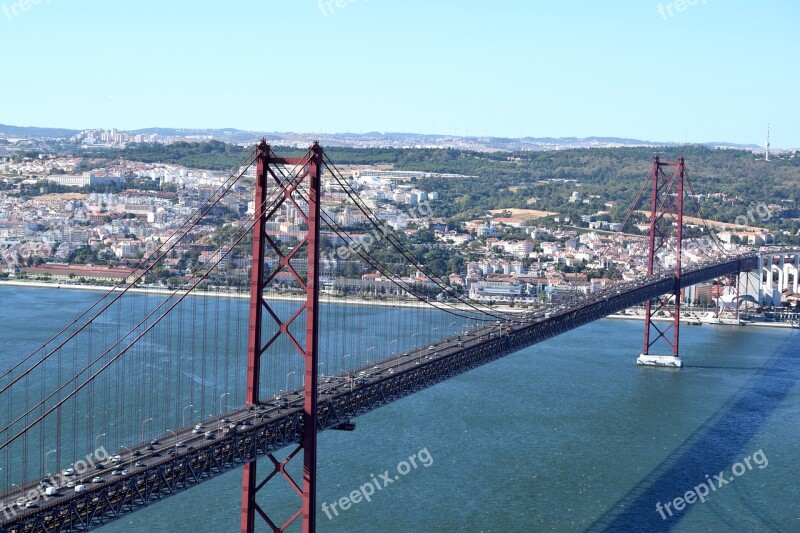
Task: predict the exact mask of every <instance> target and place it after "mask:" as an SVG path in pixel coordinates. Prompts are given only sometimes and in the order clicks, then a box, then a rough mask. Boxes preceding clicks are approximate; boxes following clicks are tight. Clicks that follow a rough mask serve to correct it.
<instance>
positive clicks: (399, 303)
mask: <svg viewBox="0 0 800 533" xmlns="http://www.w3.org/2000/svg"><path fill="white" fill-rule="evenodd" d="M6 285H7V286H11V287H29V288H39V289H67V290H85V291H95V292H100V291H102V292H106V293H108V292H111V291H112V289H113V287H109V286H106V285H91V284H65V283H48V282H45V281H17V280H3V281H0V287H3V286H6ZM113 290H114V292H121V291H122V290H123V288H121V287H120V288H116V289H113ZM127 292H130V293H131V294H160V295H163V296H171V295H173V294H175V295H179V294H180V293H181V292H180V291H178V292H174V291H172V290H169V289H155V288H140V287H133V288H130V289H128V291H127ZM190 295H192V296H203V295H213V296H214V297H215V298H236V299H242V300H246V299H248V298H250V294H249V293H245V292H241V293H233V292H221V291H220V292H198V293H190ZM270 299H271V300H277V301H288V302H302V301H303V300H305V298H303V297H302V296H291V295H271V296H270ZM320 299H321V300H323V302H324V303H340V304H345V305H369V306H374V307H409V308H413V307H420V306H422V305H424V304H423V303H422V302H420V301H403V300H391V301H390V300H371V299H364V298H353V297H347V296H345V297H328V295H320ZM442 305H444V304H442ZM448 307H449V308H450V309H457V310H459V311H465V312H470V311H473V312H474V309H472V308H471V307H469V306H466V305H464V304H450V305H449V306H448ZM487 309H491V310H493V311H497V312H498V313H527V312H529V311H531V310H530V309H526V308H520V307H508V306H495V307H492V308H489V307H487ZM604 318H608V319H611V320H638V321H644V318H645V317H644V315H640V314H620V313H614V314H611V315H608V316H606V317H604ZM694 319H695V320H696V319H697V318H696V317H695V318H694ZM654 320H655V321H659V322H667V321H671V320H672V319H670V318H665V317H656V318H654ZM688 322H689V319H688V318H682V319H681V323H682V324H683V325H684V326H687V325H690V324H689V323H688ZM691 325H697V324H691ZM700 325H710V326H735V325H736V324H726V323H720V322H712V321H704V320H702V319H700ZM745 325H747V326H756V327H767V328H793V327H794V326H793V325H792V324H791V323H788V322H758V321H744V323H743V324H740V326H745Z"/></svg>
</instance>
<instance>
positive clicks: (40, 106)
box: [0, 0, 800, 148]
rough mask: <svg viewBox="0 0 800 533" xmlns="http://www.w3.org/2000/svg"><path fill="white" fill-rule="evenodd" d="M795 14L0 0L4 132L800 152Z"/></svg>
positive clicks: (641, 6)
mask: <svg viewBox="0 0 800 533" xmlns="http://www.w3.org/2000/svg"><path fill="white" fill-rule="evenodd" d="M798 21H800V2H798V1H797V0H764V1H759V2H753V1H744V0H661V1H660V2H658V1H657V0H605V1H597V0H585V1H579V0H574V1H570V0H550V1H543V0H521V1H516V0H493V1H487V0H460V1H446V0H441V1H436V0H259V1H244V0H229V1H226V2H220V1H214V2H209V1H204V0H194V1H192V2H186V1H169V2H166V1H163V0H160V1H151V0H136V1H129V2H118V1H109V0H38V1H37V0H0V54H2V60H1V61H0V123H3V124H12V125H17V126H43V127H65V128H74V129H86V128H118V129H121V130H133V129H139V128H146V127H173V128H238V129H244V130H254V131H281V132H288V131H292V132H320V133H321V132H325V133H340V132H354V133H366V132H370V131H380V132H414V133H435V134H447V135H470V136H484V135H489V136H497V137H522V136H531V137H587V136H612V137H627V138H635V139H642V140H650V141H672V142H690V143H692V142H711V141H726V142H734V143H742V144H746V143H753V144H759V145H763V144H764V140H765V136H766V129H767V123H770V130H771V135H770V138H771V144H772V146H773V147H783V148H790V147H800V128H798V124H800V120H799V119H800V106H798V105H797V104H798V102H797V98H798V95H800V83H799V82H800V69H798V68H797V61H798V57H797V56H798V51H799V50H800V37H798V32H797V24H798Z"/></svg>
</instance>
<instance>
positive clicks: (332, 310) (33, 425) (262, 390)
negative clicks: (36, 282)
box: [0, 142, 798, 532]
mask: <svg viewBox="0 0 800 533" xmlns="http://www.w3.org/2000/svg"><path fill="white" fill-rule="evenodd" d="M684 183H685V168H684V162H683V159H682V158H681V160H680V161H678V162H674V163H668V162H662V161H660V160H659V159H658V157H656V158H655V159H654V161H653V166H652V170H651V172H650V173H649V174H648V177H647V180H646V181H645V185H644V186H643V190H645V188H646V187H645V186H646V185H650V187H651V205H650V207H651V210H650V232H649V239H647V240H642V242H643V243H645V244H646V248H642V249H641V250H639V249H636V250H634V251H632V252H630V257H631V258H632V259H631V260H632V261H635V260H637V259H638V260H640V262H641V272H640V275H639V276H637V277H636V278H635V279H633V280H630V281H625V282H623V281H622V280H618V281H617V282H616V283H612V284H610V285H609V286H607V287H605V288H604V289H602V290H600V291H597V292H594V293H591V294H588V295H587V296H585V297H581V298H578V297H574V298H572V299H569V300H565V301H562V302H561V303H560V304H559V305H547V306H541V307H534V308H531V309H525V310H513V309H507V308H503V309H501V308H498V307H497V306H492V305H489V304H487V303H483V302H479V301H474V300H471V299H470V298H468V297H467V296H466V295H465V294H464V292H463V291H462V290H460V289H459V288H458V287H457V286H454V285H451V284H448V283H447V282H445V281H443V280H442V279H440V278H438V277H437V276H436V274H435V273H434V272H432V271H431V269H429V268H428V267H427V266H426V265H425V264H423V263H422V262H421V261H420V260H419V259H418V258H417V257H416V255H415V253H414V250H413V249H412V247H411V246H410V244H409V243H408V241H407V240H406V239H405V238H404V235H403V234H402V233H401V232H398V231H395V230H393V229H391V228H390V227H388V226H387V224H386V223H385V222H384V221H383V220H381V216H380V214H379V213H376V212H375V211H374V210H373V209H372V208H370V207H369V205H368V202H366V201H365V200H364V199H363V198H361V197H360V196H359V193H358V191H357V190H356V189H355V187H354V186H353V184H352V183H351V182H350V180H348V179H347V178H346V177H345V176H344V175H343V173H342V172H341V171H340V170H339V168H337V166H336V165H335V164H334V162H332V161H330V160H329V159H328V157H327V156H326V155H325V153H324V151H323V149H322V148H321V147H320V146H319V145H318V144H317V143H315V144H314V145H313V146H312V147H311V148H310V149H309V150H308V151H307V153H305V154H304V155H302V156H300V157H280V156H278V155H276V154H275V153H274V152H273V150H272V148H271V147H270V146H268V145H267V144H266V143H264V142H262V143H260V144H259V145H258V146H257V147H256V148H255V149H254V150H253V152H252V153H251V154H250V156H249V157H248V159H247V160H246V161H245V162H244V163H243V164H242V165H241V166H239V167H237V169H236V170H235V171H234V172H232V173H231V174H230V175H229V176H228V177H227V179H225V180H224V182H223V183H222V184H221V185H220V186H219V188H218V189H217V190H216V191H215V192H214V193H213V194H211V195H210V197H208V198H206V199H205V200H204V201H203V203H202V205H201V206H200V207H199V208H198V209H197V210H196V211H195V212H194V213H193V214H192V215H191V216H190V217H188V218H187V219H186V221H184V222H183V223H182V224H180V225H177V226H176V227H172V228H169V234H168V235H165V236H164V238H163V239H161V240H160V241H159V242H158V245H157V246H154V247H153V249H152V250H151V251H150V253H149V254H148V256H147V257H145V258H144V259H143V260H142V261H141V262H140V263H139V265H138V266H137V268H136V269H135V271H134V272H133V273H132V274H131V276H130V277H128V279H126V280H125V281H124V282H120V283H119V284H118V285H117V286H115V287H113V288H112V289H111V290H109V291H108V292H105V293H102V295H101V296H100V297H99V298H98V300H97V301H96V303H94V305H92V306H91V307H90V308H89V309H87V310H85V311H84V312H83V313H81V314H80V315H79V316H77V317H76V318H75V319H73V320H71V321H69V322H68V323H66V324H63V326H62V327H61V328H60V330H59V331H58V333H57V334H55V335H54V336H53V337H52V338H50V339H48V340H47V341H46V342H44V343H42V344H41V346H39V347H38V348H37V349H36V350H34V351H32V352H31V353H29V354H27V355H23V354H14V360H13V362H12V363H11V364H10V365H9V367H8V368H7V369H6V371H5V373H4V374H3V375H2V377H1V378H0V394H2V397H3V399H4V402H3V405H4V407H3V408H0V413H1V414H0V423H1V424H2V428H1V429H0V432H1V433H2V444H0V454H2V457H3V463H4V468H3V471H2V474H0V478H2V479H3V482H4V491H3V492H2V493H0V505H2V508H1V509H0V510H1V512H2V513H3V516H2V517H0V518H2V524H1V525H0V530H2V531H3V532H56V531H88V530H90V529H94V528H97V527H100V526H102V525H104V524H106V523H108V522H110V521H113V520H116V519H118V518H120V517H122V516H124V515H126V514H128V513H131V512H134V511H136V510H138V509H141V508H143V507H147V506H149V505H153V504H154V503H156V502H159V501H161V500H164V499H168V498H169V497H170V496H172V495H175V494H178V493H181V492H183V491H186V490H189V489H191V488H192V487H195V486H197V485H198V484H200V483H203V482H204V481H207V480H209V479H212V478H214V477H216V476H219V475H221V474H223V473H225V472H228V471H230V470H233V469H239V468H241V469H242V473H243V480H242V505H241V522H240V529H241V531H243V532H250V531H254V530H256V529H258V523H259V522H263V523H264V524H265V527H266V528H268V529H270V530H272V531H285V530H300V529H302V530H303V531H314V529H315V526H316V508H317V503H316V499H315V498H316V465H317V455H316V449H317V443H316V439H317V434H318V432H320V431H323V430H329V429H335V430H344V431H347V430H353V429H354V426H355V424H354V422H353V420H354V419H355V418H356V417H358V416H359V415H362V414H364V413H366V412H369V411H371V410H374V409H376V408H378V407H380V406H382V405H386V404H387V403H389V402H392V401H395V400H397V399H400V398H403V397H405V396H408V395H410V394H412V393H414V392H416V391H419V390H422V389H424V388H426V387H430V386H433V385H435V384H436V383H439V382H441V381H443V380H446V379H449V378H451V377H453V376H456V375H459V374H461V373H464V372H466V371H468V370H470V369H472V368H475V367H477V366H480V365H483V364H486V363H488V362H490V361H493V360H496V359H499V358H501V357H503V356H505V355H507V354H510V353H513V352H515V351H518V350H520V349H522V348H524V347H527V346H531V345H533V344H536V343H538V342H542V341H544V340H546V339H549V338H552V337H554V336H557V335H559V334H561V333H564V332H566V331H569V330H571V329H574V328H577V327H580V326H582V325H584V324H587V323H589V322H591V321H594V320H597V319H600V318H603V317H605V316H608V315H610V314H613V313H616V312H619V311H621V310H623V309H626V308H629V307H631V306H634V305H638V304H641V303H645V306H646V314H645V335H644V344H643V350H642V352H641V355H640V356H639V358H638V360H637V361H638V362H639V363H640V364H647V365H655V366H672V367H680V366H681V365H682V362H681V358H680V356H679V329H680V306H681V300H682V291H683V290H684V289H686V288H687V287H690V286H693V285H696V284H698V283H701V282H704V281H708V280H714V279H717V278H720V277H724V276H730V275H734V276H737V275H738V274H740V273H749V272H755V276H756V278H757V279H758V280H759V281H761V280H762V279H764V278H768V279H769V283H770V284H771V283H772V274H773V270H774V262H775V261H779V270H781V272H784V267H785V265H792V264H794V265H796V264H797V258H798V255H797V252H796V251H793V250H770V252H769V254H759V253H747V254H744V255H730V254H727V253H724V251H723V252H722V253H719V254H716V255H714V256H711V255H709V256H708V257H707V258H704V259H703V260H702V261H698V260H694V261H690V260H687V258H686V257H685V256H684V253H685V251H686V250H687V249H690V248H691V239H689V238H688V237H687V233H686V232H685V231H684V227H683V221H682V219H683V208H684V206H683V201H684V198H685V197H686V196H687V195H686V194H685V192H684ZM642 194H643V193H642V192H640V194H639V196H640V198H641V197H642ZM638 201H639V199H637V202H635V204H634V205H633V206H631V211H633V210H634V209H635V208H636V204H638ZM242 202H244V203H245V204H246V203H247V202H250V208H249V209H248V210H247V214H246V215H245V216H226V214H227V215H230V213H231V211H232V208H231V206H234V205H237V203H242ZM342 205H348V206H351V207H352V208H354V209H357V210H358V211H359V212H360V213H361V216H362V217H363V220H365V221H366V223H367V224H368V225H369V226H370V227H371V228H372V233H371V235H372V237H371V238H369V239H365V238H364V234H363V233H361V234H360V235H355V234H354V233H353V232H349V231H347V230H346V229H345V227H343V225H341V224H340V223H338V222H337V220H336V217H335V216H334V214H333V212H334V211H335V209H336V208H337V207H339V206H342ZM233 211H235V209H234V210H233ZM209 226H210V227H212V228H213V230H212V231H201V229H202V228H204V227H205V228H206V230H207V229H208V227H209ZM643 246H644V245H643ZM348 256H349V257H348ZM692 257H697V254H693V255H692ZM786 258H788V262H787V261H784V259H786ZM354 264H359V265H361V267H362V268H364V269H365V270H368V271H370V272H375V273H376V274H377V275H379V276H380V277H381V278H382V279H384V280H386V281H388V282H391V287H392V288H391V289H390V290H388V291H386V290H384V291H382V292H381V293H380V294H378V293H377V291H375V293H374V294H373V296H372V299H370V300H366V299H364V298H357V299H356V298H350V297H348V296H347V294H346V293H345V290H342V289H337V280H341V279H344V278H346V276H345V274H346V273H347V272H348V269H352V268H353V265H354ZM176 271H177V272H180V275H179V276H174V275H172V274H174V273H175V272H176ZM788 276H789V275H788V274H787V275H785V276H783V275H782V277H781V278H780V280H783V281H780V283H785V282H786V281H785V280H788ZM351 277H352V276H351ZM793 277H794V283H795V285H796V283H797V270H796V267H795V270H794V275H793ZM737 279H739V277H738V276H737ZM345 286H346V284H345ZM770 286H771V285H770ZM738 287H739V282H738V281H737V291H738ZM345 325H347V330H345ZM353 331H355V332H356V334H353V333H352V332H353ZM633 349H634V348H633V347H631V350H633ZM286 450H288V453H284V455H278V453H277V452H279V451H280V452H286ZM259 458H261V459H262V461H260V462H257V460H258V459H259ZM262 469H265V470H263V471H261V470H262ZM276 485H281V487H282V489H278V490H288V491H289V493H291V495H293V497H294V498H295V503H296V506H295V507H292V508H289V509H288V510H287V509H286V508H280V509H275V508H274V506H272V507H271V506H270V503H273V502H272V500H271V496H270V495H271V493H270V492H269V491H270V489H271V488H272V487H275V486H276ZM164 505H168V504H164Z"/></svg>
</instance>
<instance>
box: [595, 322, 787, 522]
mask: <svg viewBox="0 0 800 533" xmlns="http://www.w3.org/2000/svg"><path fill="white" fill-rule="evenodd" d="M797 337H798V336H797V334H792V335H790V336H789V337H788V338H787V339H786V341H785V342H784V343H783V344H782V345H781V346H780V347H779V348H778V350H777V351H776V353H775V355H773V356H772V357H770V358H769V359H768V360H767V361H766V362H765V363H764V365H763V366H761V367H760V368H759V370H758V372H757V373H756V374H755V375H754V376H753V377H751V378H750V379H749V380H748V381H747V382H746V383H745V385H744V386H743V387H742V389H741V390H740V391H739V392H737V393H736V394H735V395H734V396H732V397H731V398H730V400H728V401H727V402H726V403H725V404H724V405H723V406H722V407H720V409H718V410H717V411H716V412H715V413H714V415H712V416H711V417H710V418H709V420H708V421H707V422H706V423H705V424H703V425H702V426H701V427H700V428H698V429H697V430H696V431H695V432H694V433H693V434H692V435H691V436H690V437H689V438H688V439H687V440H686V441H685V442H684V443H683V444H681V446H679V447H678V448H677V449H676V450H675V451H674V452H673V453H672V455H671V456H670V457H668V458H667V459H665V460H664V461H663V462H662V463H661V464H660V465H658V466H657V467H656V468H655V469H654V470H653V471H652V472H651V473H650V475H648V476H647V477H646V478H644V479H643V480H642V481H640V482H639V483H638V484H637V485H636V486H635V487H633V489H631V490H630V491H629V492H628V493H627V494H625V495H624V496H623V497H622V498H620V499H619V500H618V501H617V502H615V503H614V505H613V506H612V507H611V508H610V509H609V510H607V511H606V512H605V513H604V514H603V515H602V516H600V517H599V518H598V519H597V520H596V521H595V522H594V523H593V524H592V525H591V526H589V528H588V529H587V531H606V532H612V531H613V532H617V531H632V532H633V531H635V532H640V531H648V532H649V531H670V530H671V529H673V528H675V527H677V526H678V525H679V523H680V521H681V520H682V519H684V518H685V517H686V516H687V514H688V512H690V510H691V508H692V506H691V505H687V506H686V508H685V509H684V510H683V511H675V510H673V515H672V517H669V516H667V519H666V520H663V519H662V518H661V515H659V513H658V512H657V511H656V503H657V502H661V503H662V505H663V504H664V503H666V502H670V501H672V500H673V499H674V498H675V497H677V496H682V495H683V494H684V493H685V492H686V491H688V490H691V489H692V488H693V487H695V486H696V485H698V484H700V483H702V482H703V481H705V477H704V476H705V474H708V475H709V476H710V477H711V478H713V477H714V475H716V474H718V473H719V472H720V471H725V477H726V478H728V477H730V472H731V470H730V469H731V466H732V465H733V464H734V463H737V462H739V461H740V460H742V459H743V458H744V457H746V456H748V455H751V454H752V453H753V452H756V451H758V450H751V449H750V448H748V444H749V443H750V441H751V440H752V438H753V437H754V436H755V435H757V434H758V433H759V431H760V430H761V428H762V426H763V425H764V424H765V423H766V421H767V420H768V419H769V418H770V416H771V415H772V414H773V412H774V411H775V410H776V409H777V408H778V407H779V406H780V404H781V402H782V401H783V400H784V399H785V398H786V396H787V395H788V394H789V392H790V391H791V390H792V388H793V387H794V385H795V384H796V383H797V382H798V381H799V380H800V343H798V342H797V340H798V338H797ZM704 368H710V367H704ZM715 368H722V367H715ZM736 369H737V370H739V369H742V370H743V369H744V368H738V367H737V368H736ZM756 468H757V467H756ZM694 505H697V503H695V504H694ZM748 512H749V513H750V515H751V516H755V517H757V518H758V519H759V520H760V521H761V523H762V525H763V526H764V529H765V530H772V531H781V530H783V529H784V528H785V525H783V526H782V525H780V524H776V523H774V521H773V520H772V519H770V518H769V517H767V516H765V515H764V514H763V513H762V512H761V510H759V509H758V508H750V509H748ZM719 518H720V525H723V524H725V523H726V519H725V518H724V517H719ZM727 526H728V527H733V528H735V526H736V525H735V524H727Z"/></svg>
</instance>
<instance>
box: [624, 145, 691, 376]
mask: <svg viewBox="0 0 800 533" xmlns="http://www.w3.org/2000/svg"><path fill="white" fill-rule="evenodd" d="M684 171H685V169H684V160H683V157H681V158H680V159H679V160H678V162H677V163H667V162H662V161H660V160H659V157H658V155H656V156H655V157H654V158H653V169H652V178H653V184H652V195H651V200H650V246H649V249H648V253H647V275H648V276H653V275H654V274H657V273H658V272H657V271H656V266H657V265H656V263H657V262H659V261H662V260H664V259H667V258H668V257H674V260H675V272H674V279H673V281H674V285H673V287H672V290H671V291H670V292H668V293H666V294H663V295H661V296H659V297H658V298H655V299H652V300H647V303H646V304H645V325H644V350H643V351H642V354H641V355H640V356H639V358H638V359H637V360H636V362H637V364H640V365H650V366H669V367H678V368H679V367H682V366H683V361H681V358H680V355H679V353H678V340H679V334H680V311H681V247H682V243H683V181H684ZM670 251H672V253H673V255H671V256H670V255H668V252H670ZM666 268H669V267H668V266H666ZM665 272H666V271H665ZM663 313H666V314H667V315H668V316H669V317H670V318H671V320H669V321H668V322H667V321H661V322H660V324H659V323H658V322H656V321H655V320H653V318H654V317H655V316H656V315H658V314H663ZM659 341H662V342H661V343H660V344H661V346H663V345H666V347H667V349H668V350H671V351H672V354H671V355H667V354H664V355H655V354H651V353H650V351H651V350H652V349H653V347H654V345H655V344H656V343H658V342H659Z"/></svg>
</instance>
